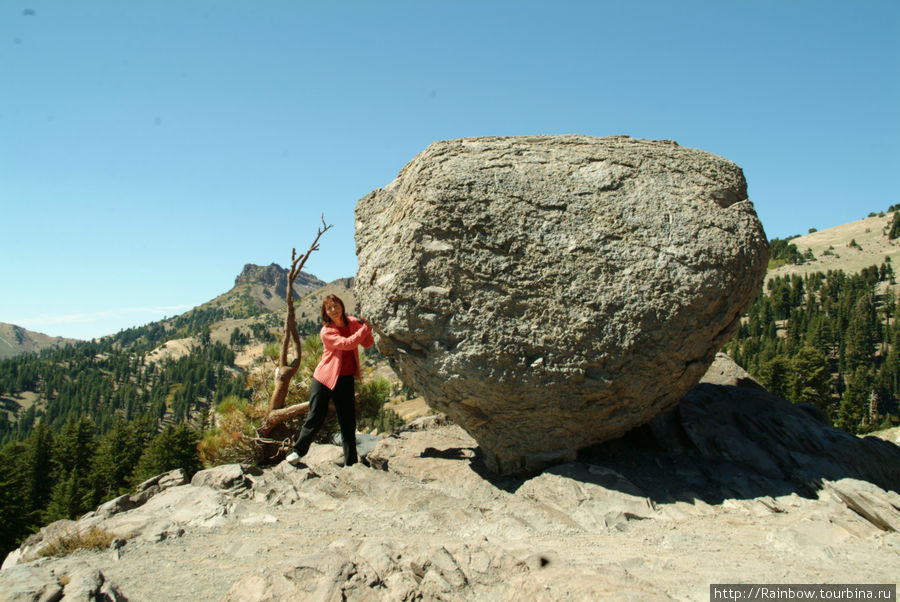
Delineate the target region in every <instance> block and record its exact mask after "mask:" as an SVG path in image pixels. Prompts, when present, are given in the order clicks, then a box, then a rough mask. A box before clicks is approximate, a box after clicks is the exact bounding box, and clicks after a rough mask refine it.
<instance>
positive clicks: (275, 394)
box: [257, 215, 332, 437]
mask: <svg viewBox="0 0 900 602" xmlns="http://www.w3.org/2000/svg"><path fill="white" fill-rule="evenodd" d="M331 227H332V225H331V224H329V225H325V216H324V215H322V227H320V228H319V230H318V232H317V233H316V239H315V240H314V241H313V243H312V244H311V245H310V246H309V250H307V251H306V254H305V255H304V256H303V257H297V249H292V250H291V271H290V273H289V274H288V277H287V293H286V296H287V315H286V316H285V317H284V337H283V340H282V342H281V359H280V361H279V366H278V373H277V378H276V382H275V390H274V391H272V396H271V397H270V398H269V413H268V414H267V415H266V419H265V421H264V422H263V424H262V426H260V427H259V429H257V433H258V434H259V435H260V436H261V437H265V436H266V435H268V434H269V433H270V432H272V429H274V428H275V427H276V426H278V425H279V424H282V423H284V422H286V421H288V420H290V419H291V418H295V417H297V416H299V415H300V414H304V413H306V412H307V411H309V403H308V402H304V403H298V404H296V405H293V406H290V407H287V408H285V407H284V400H285V399H286V398H287V394H288V389H289V388H290V386H291V379H293V378H294V375H295V374H297V370H299V369H300V358H301V354H302V351H301V344H300V335H299V334H297V318H296V316H295V314H294V280H295V279H296V278H297V276H298V275H299V274H300V270H302V269H303V266H304V264H306V260H307V259H309V256H310V254H311V253H312V252H313V251H317V250H318V249H319V238H321V237H322V235H323V234H325V232H327V231H328V230H329V229H331ZM291 344H293V345H294V350H295V352H296V355H297V356H296V357H295V358H294V359H293V360H292V361H291V362H290V363H288V355H289V352H290V347H291Z"/></svg>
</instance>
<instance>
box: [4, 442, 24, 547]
mask: <svg viewBox="0 0 900 602" xmlns="http://www.w3.org/2000/svg"><path fill="white" fill-rule="evenodd" d="M25 454H26V447H25V445H23V444H22V443H18V442H11V443H8V444H6V445H4V446H3V447H2V448H0V525H2V528H0V557H4V558H5V557H6V554H8V553H9V552H11V551H12V550H14V549H15V548H16V546H18V544H19V541H20V540H21V539H22V538H23V537H24V536H25V535H26V534H27V533H28V532H29V525H30V523H31V521H30V515H31V512H30V503H29V500H28V478H27V475H26V470H25V467H24V456H25Z"/></svg>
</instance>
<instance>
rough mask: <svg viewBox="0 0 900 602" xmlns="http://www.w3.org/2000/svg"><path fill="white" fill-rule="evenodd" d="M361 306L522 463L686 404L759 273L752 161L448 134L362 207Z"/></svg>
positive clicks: (386, 345) (452, 402)
mask: <svg viewBox="0 0 900 602" xmlns="http://www.w3.org/2000/svg"><path fill="white" fill-rule="evenodd" d="M356 251H357V255H358V260H359V271H358V273H357V279H356V283H355V293H356V296H357V299H358V303H359V304H360V314H361V315H363V316H364V317H366V318H368V319H369V320H370V321H371V322H372V325H373V327H374V330H375V333H376V342H377V344H378V348H379V350H380V351H381V352H382V353H383V354H384V355H386V356H387V358H388V359H389V360H390V362H391V364H392V366H393V367H394V369H395V370H396V371H397V372H398V373H399V374H400V377H401V378H402V379H403V381H404V382H405V383H406V384H408V385H410V386H411V387H413V388H414V389H416V390H417V391H419V392H421V393H422V394H423V395H424V397H425V399H426V401H427V402H428V404H429V405H431V406H432V407H433V408H435V409H438V410H440V411H442V412H445V413H446V414H447V415H448V416H450V417H451V418H452V419H453V420H455V421H456V422H457V423H459V424H460V425H461V426H462V427H463V428H464V429H466V431H468V432H469V433H470V434H471V435H472V436H473V437H474V438H475V440H477V441H478V443H479V445H480V446H481V448H482V450H483V452H484V454H485V457H486V460H487V463H488V466H489V467H490V468H491V469H493V470H495V471H498V472H502V473H514V472H519V471H523V470H532V469H537V468H540V467H541V466H542V465H545V464H548V463H551V462H558V461H565V460H571V459H573V458H574V456H575V452H576V451H577V450H578V449H579V448H582V447H585V446H588V445H592V444H595V443H598V442H601V441H604V440H607V439H611V438H614V437H616V436H618V435H621V434H622V433H624V432H625V431H627V430H628V429H630V428H632V427H634V426H637V425H639V424H642V423H645V422H647V421H649V420H651V419H652V418H653V417H654V416H656V415H657V414H659V413H660V412H663V411H664V410H666V409H669V408H671V407H672V406H673V405H674V404H676V403H677V402H678V400H679V399H680V398H681V396H682V395H684V393H686V392H687V391H688V390H689V389H690V388H691V387H693V386H694V385H695V384H696V383H697V381H698V380H699V379H700V377H701V376H702V375H703V374H704V372H705V371H706V369H707V368H708V367H709V365H710V363H711V362H712V361H713V358H714V357H715V354H716V351H718V350H719V349H720V348H721V347H722V344H723V343H724V342H725V341H726V340H727V339H728V337H729V335H730V334H731V333H732V331H733V329H734V328H735V327H736V326H737V324H738V320H739V319H740V316H741V314H742V313H743V312H744V310H745V309H746V307H747V306H748V304H749V303H750V302H751V301H752V299H753V297H754V296H755V295H756V294H757V292H758V291H759V287H760V284H761V282H762V278H763V275H764V273H765V270H766V263H767V261H768V254H769V253H768V244H767V242H766V237H765V234H764V232H763V228H762V225H761V224H760V222H759V219H758V218H757V216H756V213H755V211H754V209H753V205H752V203H751V202H750V201H749V200H747V185H746V182H745V180H744V176H743V173H742V172H741V169H740V168H739V167H738V166H736V165H735V164H734V163H731V162H729V161H727V160H725V159H722V158H721V157H717V156H715V155H712V154H709V153H706V152H703V151H699V150H694V149H688V148H683V147H680V146H678V145H677V144H676V143H674V142H669V141H650V140H636V139H631V138H628V137H613V138H591V137H586V136H575V135H570V136H534V137H521V138H468V139H461V140H451V141H445V142H436V143H434V144H432V145H430V146H429V147H428V148H427V149H426V150H425V151H423V152H422V153H420V154H419V155H417V156H416V157H415V158H414V159H413V160H412V161H411V162H410V163H409V164H407V165H406V166H405V167H404V168H403V170H402V171H401V172H400V174H399V175H398V176H397V178H396V179H395V180H394V181H393V182H391V183H390V184H389V185H387V186H386V187H385V188H383V189H379V190H376V191H374V192H372V193H370V194H369V195H367V196H366V197H364V198H363V199H361V200H360V201H359V203H358V204H357V207H356Z"/></svg>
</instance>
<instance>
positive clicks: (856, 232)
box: [766, 212, 900, 280]
mask: <svg viewBox="0 0 900 602" xmlns="http://www.w3.org/2000/svg"><path fill="white" fill-rule="evenodd" d="M893 218H894V213H892V212H891V213H885V214H884V215H877V216H873V217H867V218H865V219H861V220H858V221H855V222H850V223H849V224H842V225H840V226H835V227H833V228H828V229H827V230H821V231H819V232H812V233H810V234H806V235H804V236H799V237H797V238H793V239H791V241H790V242H791V243H792V244H794V245H796V246H797V249H798V250H799V251H800V253H802V254H805V253H806V252H807V251H812V255H813V256H814V259H813V260H811V261H807V262H806V263H803V264H800V265H783V266H781V267H778V268H776V269H771V270H769V272H768V273H767V274H766V280H770V279H772V278H775V277H777V276H790V275H793V274H797V275H800V276H805V275H807V274H812V273H814V272H828V270H843V271H844V272H846V273H848V274H855V273H857V272H860V271H861V270H863V269H864V268H867V267H869V266H873V265H874V266H880V265H881V264H882V263H884V261H885V257H889V258H890V259H891V263H894V264H896V263H897V262H898V260H900V239H896V240H889V239H888V237H887V233H888V231H889V230H890V227H891V221H892V220H893ZM853 241H855V242H856V245H855V246H854V245H853V244H852V243H853Z"/></svg>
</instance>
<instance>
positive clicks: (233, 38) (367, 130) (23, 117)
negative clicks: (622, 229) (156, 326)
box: [0, 0, 900, 338]
mask: <svg viewBox="0 0 900 602" xmlns="http://www.w3.org/2000/svg"><path fill="white" fill-rule="evenodd" d="M0 82H2V84H0V216H2V217H0V220H2V222H0V223H2V224H3V226H2V229H0V282H2V293H0V322H12V323H16V324H20V325H22V326H24V327H26V328H29V329H31V330H37V331H39V332H45V333H47V334H51V335H61V336H70V337H76V338H89V337H92V336H100V335H104V334H110V333H113V332H116V331H118V330H120V329H121V328H126V327H129V326H133V325H138V324H143V323H146V322H149V321H152V320H156V319H159V318H161V317H162V316H163V315H169V316H171V315H175V314H177V313H181V312H183V311H185V310H187V309H190V308H191V307H193V306H195V305H198V304H201V303H203V302H205V301H207V300H209V299H211V298H213V297H215V296H216V295H218V294H220V293H223V292H225V291H227V290H228V289H229V288H231V286H232V285H233V282H234V278H235V276H237V274H238V273H239V272H240V271H241V268H242V267H243V265H244V264H245V263H257V264H269V263H272V262H276V263H279V264H281V265H286V264H287V263H288V261H289V259H290V252H291V247H292V246H296V247H298V249H305V248H306V247H307V246H308V244H309V242H310V241H311V239H312V238H313V236H314V235H315V230H316V227H317V225H318V222H319V215H320V214H321V213H322V212H324V213H325V217H326V220H327V221H328V222H329V223H333V224H334V226H335V227H334V229H333V230H332V231H329V232H328V233H327V234H325V236H324V237H323V239H322V243H321V250H320V251H319V252H318V253H315V254H314V255H313V256H312V258H311V259H310V262H309V264H308V266H307V271H309V272H312V273H314V274H316V275H317V276H319V277H320V278H322V279H324V280H332V279H335V278H339V277H344V276H349V275H352V274H354V273H355V271H356V257H355V249H354V242H353V208H354V206H355V204H356V201H357V200H358V199H359V198H361V197H362V196H364V195H365V194H367V193H368V192H369V191H371V190H373V189H376V188H379V187H381V186H384V185H385V184H387V183H388V182H390V181H391V180H392V179H393V178H394V177H395V176H396V174H397V172H398V171H399V170H400V169H401V168H402V167H403V165H404V164H405V163H406V162H407V161H409V160H410V159H411V158H412V157H413V156H415V155H416V154H417V153H418V152H420V151H421V150H423V149H424V148H425V147H426V146H427V145H428V144H429V143H430V142H432V141H434V140H442V139H449V138H459V137H463V136H485V135H504V136H506V135H526V134H562V133H580V134H586V135H591V136H608V135H617V134H626V135H630V136H633V137H641V138H653V139H671V140H677V141H678V142H679V143H680V144H681V145H683V146H689V147H694V148H701V149H704V150H707V151H710V152H713V153H715V154H718V155H721V156H723V157H726V158H728V159H730V160H732V161H734V162H736V163H737V164H738V165H740V166H741V167H742V168H743V169H744V173H745V175H746V177H747V180H748V183H749V192H750V198H751V199H752V200H753V201H754V203H755V205H756V208H757V212H758V214H759V215H760V218H761V219H762V222H763V225H764V226H765V229H766V232H767V234H768V236H769V237H770V238H774V237H785V236H788V235H791V234H798V233H805V232H806V231H807V230H808V228H810V227H816V228H818V229H824V228H827V227H831V226H835V225H838V224H842V223H846V222H849V221H854V220H856V219H860V218H863V217H865V216H866V215H867V214H868V213H869V212H871V211H879V210H883V209H887V207H888V206H890V205H892V204H895V203H900V194H898V191H900V142H898V141H900V2H897V0H885V1H868V0H857V1H852V2H851V1H849V0H848V1H844V2H829V1H827V0H816V1H804V0H791V1H784V0H779V1H771V2H770V1H767V0H753V1H749V0H747V1H741V0H717V1H709V2H701V1H684V2H672V1H671V0H669V1H658V2H657V1H642V0H637V1H633V2H624V1H615V2H613V1H599V0H598V1H594V2H586V1H585V2H573V1H566V0H558V1H554V2H550V1H547V2H529V1H520V2H500V1H490V0H481V1H465V0H458V1H454V2H437V1H434V2H421V1H418V2H392V1H389V0H384V1H378V2H375V1H367V2H338V1H331V2H311V1H310V2H307V1H302V2H301V1H299V0H298V1H280V0H269V1H267V2H246V1H245V2H238V1H231V2H228V1H218V2H209V1H203V0H192V1H191V2H176V1H174V0H168V1H166V0H162V1H160V0H158V1H155V2H146V1H140V0H134V1H130V2H121V1H120V0H112V1H108V2H91V1H80V2H68V1H63V0H56V1H53V2H51V1H49V0H21V1H20V2H9V1H7V2H3V3H2V4H0Z"/></svg>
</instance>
